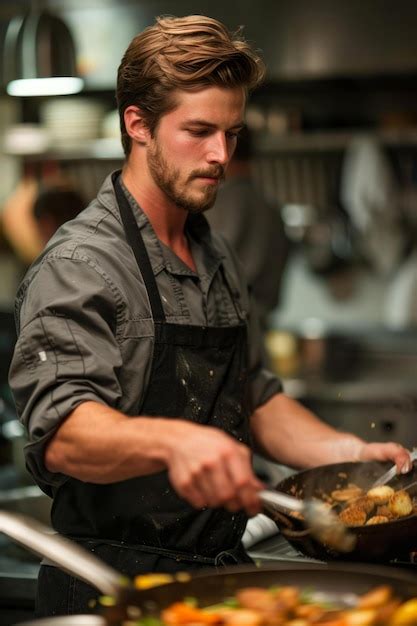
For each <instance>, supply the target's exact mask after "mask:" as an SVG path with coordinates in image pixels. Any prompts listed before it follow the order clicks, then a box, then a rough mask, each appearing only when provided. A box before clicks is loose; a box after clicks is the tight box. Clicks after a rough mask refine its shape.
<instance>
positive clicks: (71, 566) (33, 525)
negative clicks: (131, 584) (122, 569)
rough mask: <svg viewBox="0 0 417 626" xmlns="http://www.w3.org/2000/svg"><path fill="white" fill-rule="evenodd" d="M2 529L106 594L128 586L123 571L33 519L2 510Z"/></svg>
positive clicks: (0, 527)
mask: <svg viewBox="0 0 417 626" xmlns="http://www.w3.org/2000/svg"><path fill="white" fill-rule="evenodd" d="M0 532H2V533H4V534H5V535H7V536H8V537H10V538H11V539H14V540H15V541H16V542H17V543H19V544H21V545H22V546H24V547H25V548H28V549H29V550H31V551H32V552H34V553H35V554H37V555H39V556H41V557H44V558H47V559H48V560H50V561H51V562H52V563H53V564H54V565H56V566H58V567H60V568H61V569H63V570H64V571H65V572H67V573H68V574H71V575H72V576H77V577H78V578H81V579H82V580H84V581H85V582H86V583H88V584H89V585H92V586H93V587H95V588H96V589H98V590H99V591H101V593H103V594H106V595H112V596H115V595H116V596H117V595H118V594H119V591H120V588H121V587H122V586H125V579H124V578H123V576H122V574H120V573H119V572H117V571H116V570H115V569H113V568H112V567H110V566H109V565H107V564H105V563H103V562H102V561H100V560H99V559H97V558H96V557H95V556H93V555H92V554H90V553H89V552H88V551H87V550H84V548H81V547H80V546H79V545H77V544H76V543H74V542H73V541H70V540H69V539H66V538H65V537H63V536H62V535H59V534H55V533H54V531H53V529H52V528H50V527H49V526H46V525H44V524H41V523H40V522H38V521H36V520H33V519H32V518H29V517H26V516H24V515H20V514H17V513H11V512H9V511H0Z"/></svg>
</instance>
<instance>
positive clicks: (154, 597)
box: [0, 511, 417, 626]
mask: <svg viewBox="0 0 417 626" xmlns="http://www.w3.org/2000/svg"><path fill="white" fill-rule="evenodd" d="M0 531H1V532H4V533H5V534H6V535H8V536H9V537H11V538H12V539H14V540H16V541H17V542H18V543H20V544H22V545H24V546H26V547H27V548H29V549H30V550H32V551H33V552H35V553H37V554H40V555H42V556H45V557H47V558H49V559H50V560H51V561H52V562H54V563H55V564H56V565H57V566H58V567H61V568H62V569H64V570H65V571H67V572H69V573H70V574H72V575H74V576H78V577H79V578H81V579H83V580H85V581H86V582H87V583H89V584H91V585H93V586H94V587H96V588H97V589H99V591H101V593H104V594H110V595H112V596H114V599H115V604H114V606H110V607H103V608H102V611H101V612H102V615H103V617H104V618H105V620H106V622H107V624H108V625H109V626H120V624H121V623H122V621H123V620H125V619H127V618H128V617H130V618H132V615H133V614H132V607H133V610H134V611H135V612H136V614H137V609H138V608H139V609H140V610H141V611H142V614H146V615H158V613H159V611H160V610H161V609H163V608H165V607H166V606H168V605H169V604H171V603H172V602H175V601H177V600H181V599H183V598H184V597H189V596H194V597H196V598H197V599H198V601H199V603H200V605H201V606H208V605H210V604H216V603H218V602H221V601H222V600H224V598H226V597H228V596H230V595H233V594H234V592H235V591H236V590H237V589H240V588H242V587H246V586H260V587H269V586H272V585H297V586H300V587H309V588H314V590H316V591H320V592H322V593H323V594H324V595H325V597H326V599H328V600H332V601H339V602H341V603H343V604H349V601H350V600H351V599H352V594H362V593H365V592H366V591H368V590H369V589H371V588H372V587H375V586H378V585H383V584H389V585H391V586H392V588H393V590H394V592H395V593H396V594H398V596H400V597H401V598H403V599H404V600H405V599H408V598H411V597H414V596H417V577H416V576H415V575H414V574H411V573H410V572H408V571H406V570H400V569H392V568H387V567H383V566H379V567H378V568H375V567H372V566H370V565H363V564H362V565H358V564H345V563H343V564H340V563H333V564H332V565H327V564H324V563H323V564H317V563H311V564H306V563H298V564H297V563H290V564H288V563H285V562H282V563H281V564H280V565H278V566H274V567H264V568H261V569H256V568H254V567H247V566H242V567H235V568H230V569H229V570H222V572H221V573H218V574H212V573H210V574H207V573H202V574H200V575H194V576H193V578H190V577H184V576H182V580H175V578H174V577H173V581H174V582H171V583H168V584H166V585H163V586H159V587H154V588H152V589H147V590H137V589H135V588H134V587H133V586H132V585H131V584H130V583H129V581H127V580H126V579H124V578H123V577H122V576H121V574H119V573H118V572H117V571H115V570H114V569H113V568H111V567H109V566H108V565H106V564H104V563H102V562H101V561H100V560H99V559H97V558H96V557H94V556H93V555H92V554H90V553H89V552H87V551H86V550H84V549H82V548H80V547H79V546H78V545H76V544H75V543H73V542H71V541H69V540H67V539H65V538H64V537H62V536H60V535H56V534H54V535H52V534H50V533H51V529H50V528H49V527H47V526H44V525H42V524H39V523H38V522H35V521H34V520H31V519H29V518H25V517H23V516H19V515H17V514H15V513H9V512H4V511H0ZM177 576H178V577H179V576H180V575H179V574H178V575H177ZM98 617H99V616H97V615H90V616H88V615H87V616H78V618H77V617H75V616H62V617H56V618H52V619H50V618H47V619H44V620H39V621H36V620H35V621H32V622H31V624H32V625H37V626H41V625H45V626H46V624H49V625H50V626H68V625H70V624H71V625H72V626H76V624H78V626H81V624H82V626H101V624H102V623H104V621H103V622H101V623H100V620H99V619H98ZM90 618H91V619H90Z"/></svg>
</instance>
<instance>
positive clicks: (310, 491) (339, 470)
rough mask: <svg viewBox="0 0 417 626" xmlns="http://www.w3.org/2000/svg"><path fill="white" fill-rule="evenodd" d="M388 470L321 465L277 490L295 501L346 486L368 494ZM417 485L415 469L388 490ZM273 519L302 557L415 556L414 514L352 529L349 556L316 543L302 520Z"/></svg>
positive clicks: (388, 558)
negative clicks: (352, 484) (352, 545)
mask: <svg viewBox="0 0 417 626" xmlns="http://www.w3.org/2000/svg"><path fill="white" fill-rule="evenodd" d="M389 467H390V463H376V462H370V463H336V464H333V465H321V466H320V467H316V468H313V469H310V470H306V471H303V472H299V473H298V474H294V475H292V476H290V477H289V478H286V479H285V480H283V481H281V482H280V483H279V484H278V485H277V486H276V489H277V490H278V491H283V492H284V493H288V494H290V495H292V496H295V497H298V498H307V497H318V498H321V497H322V496H323V494H327V495H330V493H331V492H332V491H333V490H335V489H341V488H343V487H346V486H347V485H348V484H349V483H354V484H356V485H358V486H359V487H362V488H363V489H365V490H367V489H369V488H370V486H371V485H372V483H373V482H374V480H375V479H376V478H378V477H379V476H380V475H381V474H382V473H383V472H384V471H385V470H386V469H387V468H389ZM416 481H417V468H416V467H414V468H413V469H412V471H411V472H409V473H408V474H405V475H402V476H396V477H395V478H394V479H393V480H392V481H391V482H390V486H392V487H393V488H394V489H401V488H404V487H407V486H408V485H411V484H412V483H414V482H416ZM409 494H410V496H411V497H413V496H416V495H417V485H415V486H414V487H412V488H411V489H410V490H409ZM274 519H275V521H276V523H277V525H278V527H279V529H280V531H281V533H282V534H283V536H284V537H285V538H286V539H287V540H288V541H289V543H291V545H292V546H294V547H295V548H296V549H297V550H299V551H300V552H302V553H303V554H305V555H307V556H311V557H313V558H317V559H320V560H326V561H327V560H329V559H344V560H348V561H362V562H376V561H378V562H381V563H383V562H385V563H388V562H390V561H393V560H395V559H397V560H400V561H402V560H406V561H408V560H409V558H410V553H412V552H414V551H416V552H417V515H416V514H415V513H414V514H412V515H409V516H407V517H403V518H400V519H397V520H395V521H390V522H386V523H384V524H375V525H371V526H358V527H351V528H350V530H351V532H352V533H354V535H355V536H356V545H355V548H354V549H353V551H351V552H349V553H343V552H337V551H335V550H334V549H332V548H330V547H328V546H325V545H323V544H320V543H318V542H317V541H316V540H315V539H314V538H313V537H312V536H311V534H310V531H309V529H308V528H306V527H305V525H304V524H303V522H302V520H299V519H296V518H295V517H293V516H292V515H290V514H286V513H277V514H276V515H274Z"/></svg>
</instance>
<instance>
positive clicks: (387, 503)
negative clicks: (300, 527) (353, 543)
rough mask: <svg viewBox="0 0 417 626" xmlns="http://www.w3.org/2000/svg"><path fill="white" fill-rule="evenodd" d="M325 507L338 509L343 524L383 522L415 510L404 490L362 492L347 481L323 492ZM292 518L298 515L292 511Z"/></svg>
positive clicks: (388, 488) (376, 488)
mask: <svg viewBox="0 0 417 626" xmlns="http://www.w3.org/2000/svg"><path fill="white" fill-rule="evenodd" d="M323 500H324V501H325V502H326V504H327V505H328V506H329V507H332V508H334V509H335V510H337V511H338V515H339V519H340V520H341V521H342V522H343V523H344V524H345V525H346V526H351V527H352V526H365V525H366V526H370V525H372V524H383V523H385V522H390V521H392V520H395V519H399V518H401V517H407V516H408V515H412V514H413V513H416V512H417V504H416V502H415V501H414V499H413V498H411V496H410V495H409V493H408V491H406V490H405V489H398V490H394V489H393V488H392V487H389V486H388V485H383V486H381V487H374V488H373V489H369V490H368V491H365V490H364V489H362V488H361V487H359V486H358V485H355V484H353V483H349V484H348V486H347V487H345V488H343V489H334V490H333V491H332V492H331V493H330V494H323ZM291 515H292V516H293V517H298V518H299V517H300V513H298V511H292V512H291Z"/></svg>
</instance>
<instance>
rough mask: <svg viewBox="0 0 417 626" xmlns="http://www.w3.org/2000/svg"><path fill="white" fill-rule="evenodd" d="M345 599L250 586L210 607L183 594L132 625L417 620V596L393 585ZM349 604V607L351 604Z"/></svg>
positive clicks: (367, 625)
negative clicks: (401, 594)
mask: <svg viewBox="0 0 417 626" xmlns="http://www.w3.org/2000/svg"><path fill="white" fill-rule="evenodd" d="M346 599H347V600H348V601H347V602H344V603H343V602H341V601H339V604H337V602H335V601H332V600H331V599H330V600H329V598H328V597H327V596H326V594H323V593H319V592H316V593H315V592H314V590H312V589H302V588H299V587H297V586H292V585H288V586H278V587H276V586H274V587H269V588H262V587H246V588H242V589H240V590H237V591H236V592H235V593H234V595H233V596H232V597H229V598H226V599H225V600H224V601H223V602H221V603H219V604H216V605H211V606H199V602H198V599H197V598H194V597H191V598H185V599H183V600H181V601H178V602H173V603H172V604H170V605H168V606H167V607H165V608H164V609H163V610H161V611H160V614H159V615H158V616H152V617H150V616H149V615H148V616H143V617H140V616H138V617H137V618H136V619H134V620H132V621H131V622H129V626H411V625H416V624H417V598H411V599H409V600H407V601H405V602H404V601H402V600H401V599H400V598H399V597H397V595H396V594H395V593H394V591H393V589H392V587H391V586H390V585H380V586H378V587H374V588H372V589H371V590H370V591H368V592H366V593H364V594H362V595H358V596H356V595H354V594H346ZM347 605H348V606H347Z"/></svg>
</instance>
